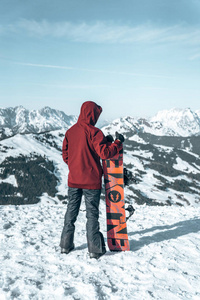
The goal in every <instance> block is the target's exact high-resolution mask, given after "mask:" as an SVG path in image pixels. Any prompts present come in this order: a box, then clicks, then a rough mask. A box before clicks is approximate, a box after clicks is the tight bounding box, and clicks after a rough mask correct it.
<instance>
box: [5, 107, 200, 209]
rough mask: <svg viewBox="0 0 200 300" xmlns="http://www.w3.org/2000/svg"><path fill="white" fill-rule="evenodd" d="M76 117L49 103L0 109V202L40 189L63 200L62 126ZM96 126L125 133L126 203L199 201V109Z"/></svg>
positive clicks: (25, 198)
mask: <svg viewBox="0 0 200 300" xmlns="http://www.w3.org/2000/svg"><path fill="white" fill-rule="evenodd" d="M76 121H77V116H72V115H66V114H65V113H64V112H62V111H58V110H54V109H51V108H49V107H45V108H43V109H41V110H34V111H28V110H26V109H25V108H23V107H22V106H19V107H15V108H7V109H0V140H1V142H0V154H1V155H0V204H27V203H35V202H38V201H40V197H41V196H42V195H44V194H46V195H48V196H49V197H50V198H51V199H53V201H66V200H67V175H68V169H67V166H66V165H65V164H64V162H63V161H62V156H61V148H62V141H63V138H64V134H65V131H66V130H67V129H68V128H69V127H70V126H72V125H73V124H74V123H75V122H76ZM101 129H102V131H103V132H104V134H105V135H107V134H112V135H113V136H114V134H115V132H116V131H119V132H120V133H122V134H123V135H124V136H125V142H124V166H125V167H127V168H128V169H129V170H130V171H131V172H132V173H133V175H134V178H135V182H133V183H131V184H130V185H129V186H128V187H126V188H125V194H126V202H127V203H132V204H134V203H137V204H142V205H143V204H146V205H181V206H182V205H183V206H188V205H192V206H199V203H200V159H199V158H200V111H196V112H193V111H192V110H191V109H189V108H187V109H184V110H181V109H171V110H168V111H162V112H158V113H157V115H155V116H154V117H152V118H148V119H147V118H133V117H130V116H129V117H123V118H119V119H117V120H114V121H113V122H110V123H109V124H107V125H106V126H104V127H103V128H101ZM102 198H104V194H103V193H102Z"/></svg>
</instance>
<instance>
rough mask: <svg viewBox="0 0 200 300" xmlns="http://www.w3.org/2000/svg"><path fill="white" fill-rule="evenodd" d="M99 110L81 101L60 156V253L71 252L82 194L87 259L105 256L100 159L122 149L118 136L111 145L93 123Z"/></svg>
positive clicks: (97, 107) (94, 104) (110, 156)
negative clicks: (63, 170) (64, 171)
mask: <svg viewBox="0 0 200 300" xmlns="http://www.w3.org/2000/svg"><path fill="white" fill-rule="evenodd" d="M101 112H102V108H101V107H100V106H99V105H97V104H96V103H94V102H92V101H87V102H84V103H83V105H82V107H81V111H80V115H79V118H78V121H77V123H76V124H75V125H73V126H72V127H71V128H70V129H69V130H67V132H66V134H65V138H64V140H63V147H62V157H63V160H64V162H65V163H66V164H67V165H68V168H69V175H68V205H67V211H66V214H65V220H64V227H63V230H62V234H61V241H60V247H61V253H66V254H68V253H69V252H70V251H72V250H73V249H74V231H75V222H76V219H77V216H78V213H79V208H80V204H81V198H82V195H84V197H85V204H86V218H87V223H86V231H87V244H88V251H89V256H90V258H96V259H98V258H99V257H100V256H102V255H103V254H105V252H106V248H105V242H104V238H103V235H102V233H101V232H100V230H99V229H100V226H99V221H98V219H99V202H100V194H101V183H102V174H103V171H102V166H101V163H100V158H101V159H108V158H112V157H113V156H114V155H116V154H117V153H119V151H120V150H121V148H122V142H123V141H124V137H123V136H122V135H120V134H118V135H117V139H116V140H115V141H114V142H113V139H112V136H107V137H105V136H104V134H103V133H102V131H101V130H100V129H98V128H97V127H95V124H96V122H97V120H98V118H99V116H100V114H101Z"/></svg>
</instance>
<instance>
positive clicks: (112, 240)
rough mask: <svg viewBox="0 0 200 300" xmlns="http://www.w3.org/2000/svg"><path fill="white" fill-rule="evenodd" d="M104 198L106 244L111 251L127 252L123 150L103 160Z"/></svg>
mask: <svg viewBox="0 0 200 300" xmlns="http://www.w3.org/2000/svg"><path fill="white" fill-rule="evenodd" d="M103 172H104V182H105V196H106V214H107V243H108V247H109V249H110V250H111V251H129V250H130V246H129V241H128V234H127V225H126V214H125V200H124V174H123V149H122V150H121V151H120V153H119V154H116V155H115V156H114V157H112V159H106V160H103Z"/></svg>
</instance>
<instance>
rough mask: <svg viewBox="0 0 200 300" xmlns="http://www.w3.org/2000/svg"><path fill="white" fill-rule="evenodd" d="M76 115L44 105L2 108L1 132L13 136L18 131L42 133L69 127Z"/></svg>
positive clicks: (0, 115) (0, 112)
mask: <svg viewBox="0 0 200 300" xmlns="http://www.w3.org/2000/svg"><path fill="white" fill-rule="evenodd" d="M76 119H77V117H76V116H68V115H66V114H65V113H64V112H62V111H59V110H55V109H52V108H50V107H44V108H42V109H40V110H32V111H29V110H27V109H25V108H24V107H22V106H17V107H14V108H11V107H10V108H6V109H0V130H1V132H0V134H1V135H7V136H11V135H14V134H17V133H40V132H45V131H51V130H57V129H61V128H65V129H67V128H68V127H69V126H71V125H72V124H74V123H75V121H76Z"/></svg>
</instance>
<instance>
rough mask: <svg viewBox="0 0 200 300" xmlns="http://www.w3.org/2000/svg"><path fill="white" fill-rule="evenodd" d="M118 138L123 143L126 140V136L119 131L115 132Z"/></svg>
mask: <svg viewBox="0 0 200 300" xmlns="http://www.w3.org/2000/svg"><path fill="white" fill-rule="evenodd" d="M115 136H116V140H119V141H120V142H121V143H123V142H124V136H123V135H122V134H120V133H119V132H117V131H116V132H115Z"/></svg>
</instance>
